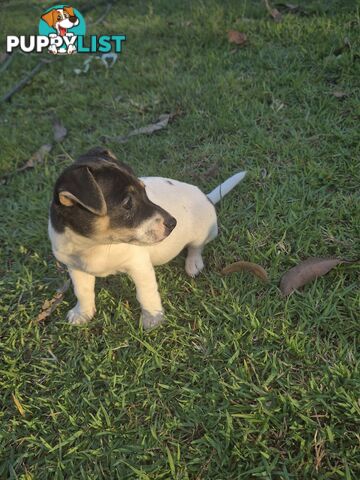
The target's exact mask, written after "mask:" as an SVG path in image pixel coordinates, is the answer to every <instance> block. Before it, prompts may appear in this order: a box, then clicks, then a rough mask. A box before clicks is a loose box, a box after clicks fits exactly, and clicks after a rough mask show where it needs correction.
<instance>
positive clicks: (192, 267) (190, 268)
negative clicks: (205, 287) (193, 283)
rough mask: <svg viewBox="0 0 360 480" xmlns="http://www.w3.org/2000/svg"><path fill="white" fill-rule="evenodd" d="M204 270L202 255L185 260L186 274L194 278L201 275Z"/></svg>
mask: <svg viewBox="0 0 360 480" xmlns="http://www.w3.org/2000/svg"><path fill="white" fill-rule="evenodd" d="M203 268H204V262H203V259H202V257H201V255H197V256H188V257H187V258H186V260H185V271H186V273H187V274H188V275H189V276H190V277H192V278H194V277H196V275H199V273H200V272H201V270H202V269H203Z"/></svg>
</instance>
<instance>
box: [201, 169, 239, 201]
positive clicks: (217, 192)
mask: <svg viewBox="0 0 360 480" xmlns="http://www.w3.org/2000/svg"><path fill="white" fill-rule="evenodd" d="M245 175H246V172H245V171H244V172H239V173H235V175H233V176H232V177H230V178H228V179H227V180H225V182H223V183H221V184H220V185H219V186H218V187H216V188H214V190H212V191H211V192H210V193H208V194H207V197H208V199H209V200H210V202H211V203H213V204H214V205H215V203H218V202H219V201H220V200H221V199H222V198H223V197H225V195H226V194H227V193H229V192H230V191H231V190H232V189H233V188H234V187H236V185H237V184H238V183H239V182H241V180H242V179H243V178H244V177H245Z"/></svg>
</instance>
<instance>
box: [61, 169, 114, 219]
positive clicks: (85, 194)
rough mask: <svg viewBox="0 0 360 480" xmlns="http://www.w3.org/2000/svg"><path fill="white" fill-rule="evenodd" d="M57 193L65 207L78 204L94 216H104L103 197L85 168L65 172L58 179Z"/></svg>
mask: <svg viewBox="0 0 360 480" xmlns="http://www.w3.org/2000/svg"><path fill="white" fill-rule="evenodd" d="M57 192H58V195H59V201H60V203H61V204H62V205H64V206H65V207H71V206H72V205H74V204H75V203H78V204H80V205H82V206H83V207H84V208H86V209H87V210H89V211H90V212H92V213H94V214H95V215H99V216H104V215H106V212H107V206H106V202H105V199H104V195H103V193H102V191H101V189H100V187H99V185H98V184H97V183H96V180H95V178H94V177H93V175H92V173H91V172H90V170H89V169H88V168H87V167H86V166H79V167H77V168H70V169H69V170H67V171H65V172H64V174H63V175H62V176H61V178H60V179H59V185H58V188H57Z"/></svg>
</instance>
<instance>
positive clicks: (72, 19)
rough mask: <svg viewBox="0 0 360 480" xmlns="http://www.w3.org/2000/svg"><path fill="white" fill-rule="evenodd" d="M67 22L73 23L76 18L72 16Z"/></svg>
mask: <svg viewBox="0 0 360 480" xmlns="http://www.w3.org/2000/svg"><path fill="white" fill-rule="evenodd" d="M69 20H70V22H71V23H75V22H76V20H77V17H76V16H75V15H73V16H72V17H69Z"/></svg>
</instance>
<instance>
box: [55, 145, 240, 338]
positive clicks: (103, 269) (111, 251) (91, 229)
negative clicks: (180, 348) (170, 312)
mask: <svg viewBox="0 0 360 480" xmlns="http://www.w3.org/2000/svg"><path fill="white" fill-rule="evenodd" d="M245 174H246V172H239V173H237V174H236V175H234V176H232V177H230V178H229V179H228V180H226V181H225V182H224V183H222V184H221V185H220V186H218V187H216V188H215V189H214V190H213V191H212V192H211V193H209V194H208V195H205V194H204V193H202V192H201V191H200V190H199V189H198V188H197V187H195V186H193V185H189V184H187V183H183V182H179V181H177V180H170V179H168V178H162V177H142V178H137V177H136V176H135V174H134V172H133V170H132V169H131V168H130V167H129V166H127V165H125V164H124V163H121V162H119V161H118V160H117V159H116V158H115V156H114V155H113V154H112V153H111V152H110V151H109V150H107V149H104V148H101V147H97V148H93V149H91V150H90V151H88V152H87V153H86V154H85V155H82V156H80V157H79V158H78V160H77V161H76V162H75V163H74V164H73V165H71V166H70V167H68V168H66V169H65V170H64V171H63V173H62V174H61V175H60V177H59V178H58V180H57V182H56V184H55V188H54V195H53V200H52V203H51V206H50V219H49V236H50V240H51V243H52V250H53V253H54V255H55V257H56V258H57V260H59V262H62V263H64V264H65V265H67V267H68V270H69V274H70V277H71V279H72V282H73V286H74V292H75V295H76V297H77V300H78V301H77V304H76V305H75V307H74V308H72V309H71V310H70V311H69V312H68V315H67V318H68V320H69V322H70V323H73V324H81V323H85V322H87V321H89V320H90V319H91V318H92V317H93V316H94V314H95V292H94V287H95V278H96V277H106V276H107V275H111V274H115V273H119V272H124V273H127V274H128V275H129V276H130V277H131V278H132V280H133V281H134V283H135V286H136V294H137V299H138V301H139V303H140V305H141V309H142V314H141V322H142V325H143V328H144V329H150V328H153V327H155V326H156V325H158V324H160V323H161V322H163V320H164V313H163V308H162V305H161V299H160V295H159V292H158V286H157V282H156V278H155V272H154V265H162V264H164V263H167V262H169V261H170V260H171V259H173V258H174V257H176V256H177V255H178V254H179V253H180V252H181V251H182V250H183V249H184V248H185V247H186V248H187V256H186V260H185V270H186V273H187V274H188V275H190V276H191V277H195V276H196V275H197V274H198V273H199V272H201V270H202V269H203V267H204V263H203V259H202V256H201V254H202V250H203V248H204V246H205V245H206V244H207V243H208V242H210V241H211V240H212V239H214V238H215V237H216V235H217V233H218V227H217V219H216V212H215V207H214V204H215V203H217V202H218V201H219V200H220V199H221V198H222V197H223V196H224V195H226V194H227V193H228V192H229V191H230V190H231V189H232V188H234V187H235V185H237V184H238V183H239V182H240V181H241V180H242V179H243V178H244V176H245Z"/></svg>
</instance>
